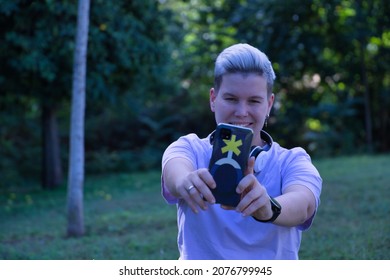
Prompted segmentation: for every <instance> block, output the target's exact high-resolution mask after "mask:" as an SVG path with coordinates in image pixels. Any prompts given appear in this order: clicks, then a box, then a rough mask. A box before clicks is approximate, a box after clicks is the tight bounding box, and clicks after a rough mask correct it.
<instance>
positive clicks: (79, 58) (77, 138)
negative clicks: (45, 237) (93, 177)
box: [67, 0, 90, 237]
mask: <svg viewBox="0 0 390 280" xmlns="http://www.w3.org/2000/svg"><path fill="white" fill-rule="evenodd" d="M89 6H90V0H79V3H78V18H77V34H76V49H75V52H74V64H73V86H72V112H71V131H70V157H69V179H68V201H67V203H68V205H67V208H68V229H67V235H68V236H75V237H77V236H82V235H84V232H85V227H84V207H83V188H84V115H85V85H86V72H87V70H86V68H87V46H88V25H89Z"/></svg>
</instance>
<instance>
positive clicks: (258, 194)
mask: <svg viewBox="0 0 390 280" xmlns="http://www.w3.org/2000/svg"><path fill="white" fill-rule="evenodd" d="M254 165H255V158H254V157H251V158H250V159H249V160H248V167H247V170H246V172H245V177H244V178H242V180H241V181H240V182H239V184H238V186H237V189H236V191H237V193H239V194H241V200H240V202H239V204H238V205H237V207H236V208H234V209H235V210H236V211H237V212H240V213H242V215H243V216H254V217H256V218H257V219H259V220H266V219H268V218H270V217H271V216H272V210H271V204H270V201H269V195H268V193H267V190H266V189H265V188H264V186H262V185H261V184H260V182H259V181H258V180H257V178H256V177H255V175H254V174H253V167H254ZM224 208H225V209H232V208H231V207H224Z"/></svg>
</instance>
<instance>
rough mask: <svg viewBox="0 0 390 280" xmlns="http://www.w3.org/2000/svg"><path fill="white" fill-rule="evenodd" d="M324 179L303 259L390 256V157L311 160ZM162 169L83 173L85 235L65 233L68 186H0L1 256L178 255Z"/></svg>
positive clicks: (172, 209) (173, 209)
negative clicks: (45, 188) (72, 236)
mask: <svg viewBox="0 0 390 280" xmlns="http://www.w3.org/2000/svg"><path fill="white" fill-rule="evenodd" d="M314 164H315V165H316V166H317V168H318V170H319V171H320V173H321V175H322V178H323V180H324V181H323V182H324V183H323V192H322V195H321V204H320V207H319V211H318V213H317V216H316V218H315V220H314V222H313V225H312V226H311V228H310V229H309V230H308V231H306V232H304V233H303V238H302V245H301V250H300V258H301V259H314V260H327V259H332V260H340V259H353V260H360V259H364V260H379V259H389V258H390V250H389V249H390V248H389V244H390V240H389V236H390V234H389V233H390V224H389V223H387V222H386V221H387V220H386V217H388V216H389V215H390V210H389V207H388V197H389V196H390V193H389V191H390V190H389V188H388V186H389V184H390V174H389V172H388V166H389V164H390V155H382V156H354V157H344V158H332V159H322V160H317V161H315V162H314ZM160 176H161V173H160V171H151V172H143V173H122V174H106V175H94V176H87V177H86V182H85V203H84V204H85V205H84V206H85V223H86V228H87V233H86V235H85V236H84V237H82V238H78V239H69V238H65V231H66V217H65V207H64V206H65V203H66V199H65V198H66V195H65V193H66V190H65V185H64V186H63V187H61V188H60V189H57V190H53V191H50V192H48V191H43V190H41V189H40V188H39V185H37V184H33V183H31V182H30V184H29V185H27V186H25V187H23V188H21V187H20V186H11V185H8V186H7V189H6V190H0V259H24V260H26V259H27V260H28V259H47V260H50V259H76V260H80V259H105V260H107V259H111V260H126V259H130V260H144V259H145V260H148V259H149V260H150V259H171V260H175V259H177V258H178V250H177V243H176V242H177V241H176V237H177V225H176V207H175V206H174V205H168V204H166V202H165V201H164V200H163V198H162V196H161V194H160Z"/></svg>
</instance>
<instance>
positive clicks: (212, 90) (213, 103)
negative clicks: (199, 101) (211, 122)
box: [210, 88, 217, 112]
mask: <svg viewBox="0 0 390 280" xmlns="http://www.w3.org/2000/svg"><path fill="white" fill-rule="evenodd" d="M216 97H217V96H216V94H215V90H214V88H211V89H210V109H211V111H212V112H215V98H216Z"/></svg>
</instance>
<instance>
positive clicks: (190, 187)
mask: <svg viewBox="0 0 390 280" xmlns="http://www.w3.org/2000/svg"><path fill="white" fill-rule="evenodd" d="M192 189H196V188H195V186H194V185H191V186H189V187H188V189H187V192H190V191H191V190H192Z"/></svg>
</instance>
